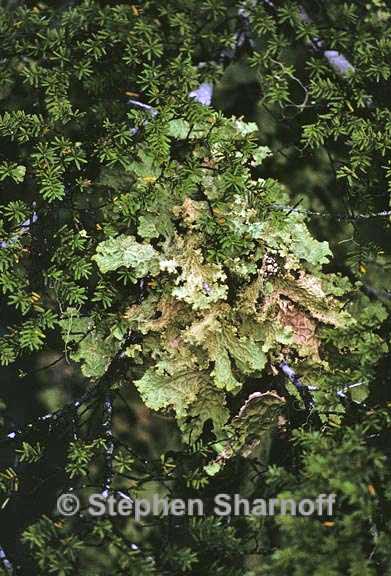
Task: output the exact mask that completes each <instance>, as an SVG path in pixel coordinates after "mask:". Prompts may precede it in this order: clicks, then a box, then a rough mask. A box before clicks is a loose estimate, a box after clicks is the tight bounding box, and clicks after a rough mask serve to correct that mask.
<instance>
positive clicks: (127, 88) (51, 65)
mask: <svg viewBox="0 0 391 576" xmlns="http://www.w3.org/2000/svg"><path fill="white" fill-rule="evenodd" d="M30 4H31V3H29V2H25V3H19V4H18V6H3V7H0V47H1V60H0V79H1V81H0V103H1V114H0V191H1V206H0V240H1V243H0V292H1V296H2V305H1V306H2V319H1V327H0V329H1V332H0V362H1V365H2V366H3V371H4V374H5V373H6V370H8V371H12V372H13V373H17V372H18V373H19V375H20V376H21V377H22V378H23V379H24V380H23V381H24V382H26V381H28V380H29V373H30V372H31V373H33V372H34V367H35V366H36V363H37V361H38V359H39V358H42V355H44V354H45V353H46V352H47V351H48V350H50V351H53V350H55V351H57V352H58V354H59V360H61V361H62V360H65V366H68V367H72V370H74V371H75V372H77V374H78V376H77V378H76V377H75V378H76V379H77V381H78V384H77V385H75V387H74V388H75V390H74V391H72V393H71V394H70V399H69V400H67V401H65V402H63V403H62V405H61V406H60V407H59V409H58V410H56V411H53V412H50V413H48V414H46V415H44V416H42V415H41V416H37V415H36V414H33V413H31V412H30V413H29V412H28V408H26V409H25V410H26V414H27V417H25V418H24V420H23V421H22V422H16V424H15V423H12V419H11V418H7V416H5V418H4V420H3V423H2V428H1V430H2V437H1V440H0V441H1V445H0V452H1V464H2V469H1V470H0V498H1V500H0V502H1V507H2V508H1V511H0V523H1V527H0V573H1V574H2V573H4V574H9V573H12V574H15V575H17V574H22V575H26V576H27V575H29V574H37V575H39V576H40V575H46V574H55V575H59V576H60V575H61V576H67V575H73V574H88V575H89V574H91V575H92V574H94V575H96V574H102V575H103V574H108V573H110V574H115V575H117V574H118V575H122V574H137V575H140V574H143V575H144V574H145V575H158V574H159V575H169V574H178V575H179V574H181V575H182V574H183V575H186V574H189V575H191V574H194V575H195V574H197V575H198V574H224V575H225V574H227V575H232V576H239V574H240V575H243V574H245V575H246V576H256V575H266V574H268V575H269V574H295V575H297V576H301V575H303V576H307V575H308V576H310V575H312V574H319V575H321V574H322V575H323V574H324V575H325V576H326V575H327V576H334V575H335V576H337V575H342V574H350V575H352V576H353V575H355V574H360V576H361V575H365V576H372V575H377V574H391V556H390V550H389V545H388V542H389V538H390V522H391V516H390V498H391V478H390V472H389V470H390V466H389V464H390V462H389V441H390V434H389V432H390V427H391V419H390V415H389V404H388V403H387V402H388V400H391V398H390V399H389V398H388V396H389V394H388V395H387V393H381V392H380V391H381V390H384V389H385V388H386V386H387V375H386V370H385V369H384V366H385V365H386V363H387V360H388V359H389V356H388V346H389V306H388V302H387V298H374V297H373V294H374V293H375V292H376V291H375V290H373V291H372V292H370V291H369V290H368V288H367V287H366V286H365V283H363V282H362V281H361V280H358V272H357V270H358V268H357V266H359V265H361V266H363V263H362V262H363V261H362V258H363V257H364V256H363V254H364V252H365V245H364V244H365V243H364V237H363V234H362V229H361V228H360V225H359V224H357V222H356V220H355V218H356V216H357V210H359V211H360V213H361V212H364V213H366V214H367V213H368V211H369V212H370V211H379V210H380V211H382V212H384V214H386V213H387V210H388V209H389V205H388V204H387V203H388V201H389V198H388V196H387V195H385V196H384V195H383V196H382V198H381V199H379V195H378V190H379V188H380V187H381V188H382V190H384V191H385V190H386V189H387V178H389V175H390V167H389V164H388V160H387V153H388V152H389V118H388V116H389V110H388V109H387V107H386V104H385V102H384V95H383V94H382V86H383V83H384V85H386V84H387V82H388V80H389V74H390V66H389V61H388V63H387V55H389V53H390V41H389V40H388V38H387V35H386V34H385V31H386V30H389V21H390V19H391V14H390V12H389V11H388V9H387V7H386V5H385V3H383V2H381V1H380V0H379V1H377V0H376V1H375V0H373V1H372V2H368V3H367V5H366V7H365V8H364V7H361V6H356V3H353V2H347V3H345V4H343V6H342V5H340V4H338V3H337V2H331V3H330V7H329V11H327V10H326V9H325V8H322V7H318V9H317V10H316V13H315V15H314V16H312V15H311V17H310V16H309V14H311V11H310V8H311V6H299V5H297V4H296V3H292V2H286V3H285V2H284V3H281V5H280V3H277V2H276V3H272V2H259V3H258V4H256V3H253V2H246V3H241V2H237V1H234V0H232V1H229V2H220V1H218V0H203V1H201V2H193V1H192V0H189V1H185V2H174V1H169V2H162V3H161V2H157V1H156V0H150V1H147V2H143V3H140V4H126V3H119V2H111V3H109V2H98V1H96V0H83V1H81V2H71V3H67V4H66V3H65V4H64V5H54V3H44V2H42V3H37V4H31V5H30ZM305 4H307V3H305ZM308 4H311V3H308ZM52 5H53V7H51V6H52ZM307 11H308V13H307ZM361 11H364V12H365V17H364V18H363V19H362V21H361V20H360V13H361ZM339 17H340V18H341V20H340V21H341V25H340V27H339V26H338V25H337V24H336V22H337V20H338V18H339ZM356 25H357V28H358V33H357V39H356V40H355V44H354V47H353V48H354V50H353V53H352V54H351V53H350V52H351V50H352V46H351V38H352V28H353V27H354V26H356ZM299 43H301V47H299ZM326 43H329V44H328V45H327V46H326ZM304 49H305V50H308V61H307V62H306V66H307V67H306V71H305V72H304V73H303V77H302V78H301V79H300V78H299V76H300V74H301V73H302V70H301V69H299V68H298V70H295V67H294V65H293V64H289V63H288V61H289V59H292V60H294V59H295V58H297V53H298V51H299V52H300V51H301V50H304ZM369 52H371V54H372V56H370V55H369ZM369 59H370V62H369ZM238 63H239V64H238ZM237 65H243V66H245V67H247V69H248V70H252V72H251V74H254V77H255V82H257V83H258V84H257V86H259V87H260V90H261V91H262V102H263V104H265V105H269V104H270V105H272V106H275V105H278V106H279V112H281V114H283V115H284V114H289V111H290V109H291V108H290V107H291V106H295V107H296V108H297V114H298V116H297V118H296V117H295V118H294V121H295V122H296V123H297V127H299V128H298V129H299V130H300V131H301V135H300V138H302V140H301V142H302V144H303V145H304V146H305V147H308V148H311V149H320V148H322V147H325V148H326V151H327V146H328V142H329V141H330V142H331V141H332V143H331V144H330V146H331V148H332V147H333V146H334V148H333V153H334V152H335V148H337V147H339V148H340V150H341V155H342V157H343V162H341V163H340V165H339V166H338V170H337V173H336V178H337V180H338V182H343V184H342V188H340V191H341V195H343V198H344V201H345V202H347V203H348V204H349V203H350V204H349V209H350V210H351V211H352V212H351V214H350V213H349V214H350V215H351V216H352V221H353V222H354V225H353V228H354V230H353V236H354V239H355V246H356V252H357V254H359V260H357V261H356V260H354V259H353V260H354V262H353V260H352V259H351V260H349V259H347V260H346V261H345V262H343V265H341V266H339V265H338V264H339V263H338V262H337V261H336V260H335V258H334V256H333V253H332V250H331V249H330V243H329V242H327V241H325V240H324V238H323V237H322V238H320V237H318V238H317V237H316V234H315V233H314V231H313V229H311V227H310V225H309V223H308V221H307V214H306V211H305V210H300V209H295V207H294V206H292V203H291V198H290V190H289V187H288V186H286V185H285V184H283V183H282V182H281V181H279V179H278V178H275V177H271V176H270V168H268V167H269V166H270V165H273V162H274V161H275V160H274V157H275V156H274V154H273V153H272V152H271V149H272V148H273V144H275V142H270V146H268V145H266V144H267V137H266V136H265V134H263V127H262V125H261V124H257V123H255V122H253V121H249V119H248V118H247V119H244V118H243V117H242V116H240V117H239V116H237V115H236V116H235V115H231V114H224V113H223V112H222V111H219V110H217V109H216V106H212V105H211V103H212V94H213V86H216V85H218V83H219V82H221V83H222V85H224V82H225V81H226V78H227V73H229V69H230V68H229V67H230V66H231V69H232V66H237ZM298 84H300V85H301V86H302V87H303V88H304V92H305V94H304V101H303V102H302V104H295V103H294V100H293V99H292V98H294V97H295V90H297V85H298ZM387 85H388V84H387ZM306 86H308V88H307V87H306ZM290 90H292V93H291V92H290ZM348 96H349V97H348ZM307 105H308V106H307ZM323 108H327V110H328V111H327V113H325V112H324V110H323ZM310 116H313V118H312V120H311V122H309V117H310ZM282 121H283V120H281V122H282ZM382 127H384V130H382ZM292 144H293V143H292ZM295 144H297V141H296V142H295ZM331 148H330V149H331ZM302 181H303V182H304V183H305V176H303V180H302ZM333 194H335V190H330V196H331V197H332V195H333ZM312 200H313V199H309V202H311V201H312ZM337 201H338V200H337ZM384 214H383V215H382V216H381V222H382V224H381V226H383V227H384V228H386V227H387V224H386V223H385V222H388V221H387V216H386V218H385V219H384ZM330 240H331V243H332V242H333V240H334V239H333V237H331V238H330ZM357 247H358V248H357ZM370 248H371V250H369V251H368V250H367V252H366V257H367V258H369V253H371V254H372V257H373V258H375V259H376V258H378V259H380V260H378V261H380V262H384V261H385V262H387V257H388V256H387V254H385V253H384V251H382V252H381V249H380V247H379V246H378V245H377V244H376V241H375V240H374V241H373V244H371V246H370ZM349 262H350V264H351V268H350V269H349V268H348V264H349ZM352 262H353V263H352ZM347 268H348V274H347V275H346V274H342V273H341V270H342V271H343V272H344V273H345V272H346V270H347ZM349 270H350V272H349ZM368 294H369V295H368ZM61 366H62V364H61ZM26 367H27V368H26ZM26 370H27V372H26ZM59 370H60V368H59ZM388 378H389V376H388ZM388 382H389V381H388ZM136 395H137V400H135V397H136ZM3 397H4V400H5V401H7V394H4V396H3V394H2V389H1V386H0V398H3ZM20 401H21V402H23V399H22V398H21V400H20ZM134 404H136V405H137V406H138V407H139V409H140V406H141V409H142V410H144V414H146V415H147V416H145V417H146V418H150V417H155V418H160V419H161V420H160V422H161V427H162V428H161V429H162V430H166V432H162V434H161V436H164V434H166V433H167V436H168V438H162V437H161V438H159V442H157V443H156V442H155V444H154V446H149V447H147V448H146V447H145V446H144V447H143V448H142V449H140V443H139V442H138V441H137V440H135V436H136V435H137V426H138V425H139V423H140V421H139V420H137V419H135V418H134V413H135V412H134V410H135V409H134ZM4 414H5V415H7V406H5V411H4ZM154 415H155V416H154ZM0 424H1V422H0ZM164 426H168V428H164ZM167 430H168V432H167ZM156 444H158V448H156ZM96 492H101V493H102V494H105V495H106V496H109V495H115V496H116V497H121V498H124V497H126V498H128V499H134V498H141V497H146V496H148V494H149V495H150V494H151V493H159V494H160V495H161V496H163V495H164V494H169V495H170V496H171V497H173V498H201V499H202V500H203V501H205V502H210V500H211V499H212V498H213V495H214V494H217V493H228V494H231V493H242V494H243V495H246V496H247V497H249V498H251V497H263V498H268V497H269V498H270V497H277V496H278V495H285V497H289V498H293V499H296V500H299V499H300V498H316V496H317V495H318V494H322V493H335V494H336V499H337V507H336V509H335V513H334V516H333V517H332V518H326V517H323V516H314V517H311V518H308V517H283V516H277V517H275V518H272V517H254V516H242V517H232V518H227V517H218V516H216V515H213V514H208V515H205V516H202V517H199V518H192V517H182V518H178V517H175V518H174V519H173V518H170V517H161V518H157V517H154V518H152V520H151V519H148V520H147V521H145V523H144V524H143V525H142V526H140V524H139V523H138V522H137V521H135V520H134V519H132V518H129V519H123V518H118V517H115V516H104V517H99V518H95V517H91V516H89V515H88V514H86V513H85V510H84V509H83V504H84V503H85V502H86V499H87V497H88V495H89V494H90V493H96ZM62 493H75V494H77V495H79V496H80V497H81V499H82V508H81V511H80V512H79V513H78V514H77V515H75V516H72V517H65V518H64V517H60V516H59V515H58V514H57V513H56V510H55V501H56V497H57V496H59V495H60V494H62ZM211 510H212V508H210V510H209V509H208V511H209V512H211ZM1 565H2V567H1ZM1 570H2V572H1Z"/></svg>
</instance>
